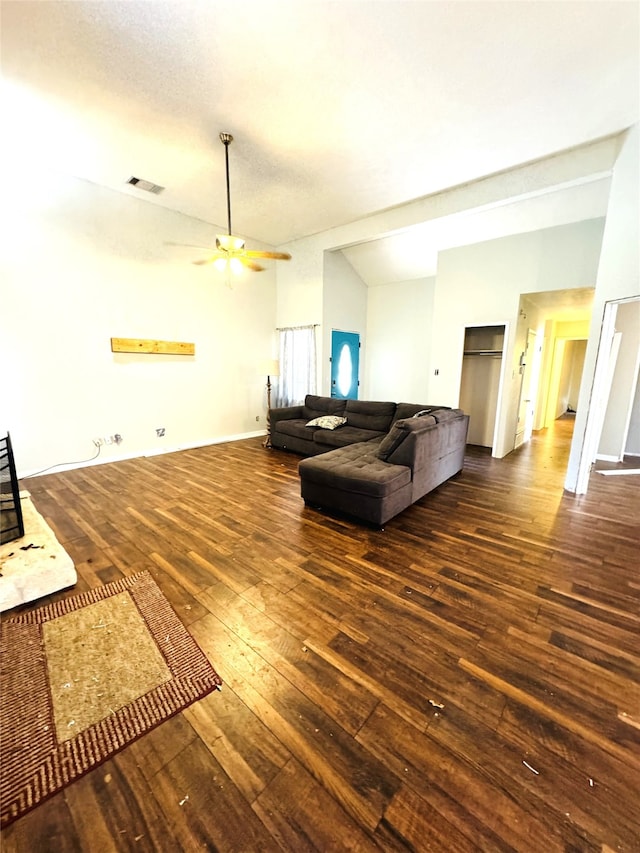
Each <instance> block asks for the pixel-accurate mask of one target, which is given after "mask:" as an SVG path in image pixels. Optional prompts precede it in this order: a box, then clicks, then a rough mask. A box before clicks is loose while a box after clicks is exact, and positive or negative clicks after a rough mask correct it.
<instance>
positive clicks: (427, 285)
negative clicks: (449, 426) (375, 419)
mask: <svg viewBox="0 0 640 853" xmlns="http://www.w3.org/2000/svg"><path fill="white" fill-rule="evenodd" d="M435 284H436V279H435V276H433V277H431V278H422V279H414V280H413V281H400V282H394V283H393V284H387V285H380V286H378V287H371V288H369V299H368V304H367V368H366V375H367V379H368V382H367V397H368V398H369V399H373V400H394V401H396V402H416V403H424V404H425V405H427V404H429V403H432V402H437V401H433V400H429V399H428V396H427V393H428V387H429V373H430V365H429V354H430V345H429V340H430V337H431V326H432V323H433V299H434V292H435Z"/></svg>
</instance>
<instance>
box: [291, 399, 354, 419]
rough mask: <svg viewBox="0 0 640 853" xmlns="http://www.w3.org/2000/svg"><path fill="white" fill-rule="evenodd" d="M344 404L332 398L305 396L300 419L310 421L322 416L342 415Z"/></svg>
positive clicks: (344, 402) (342, 401) (344, 401)
mask: <svg viewBox="0 0 640 853" xmlns="http://www.w3.org/2000/svg"><path fill="white" fill-rule="evenodd" d="M346 402H347V401H346V400H336V399H334V398H333V397H320V396H319V395H317V394H307V396H306V397H305V398H304V406H303V407H302V417H303V418H305V419H306V420H308V421H310V420H311V419H312V418H321V417H322V416H323V415H343V414H344V409H345V405H346Z"/></svg>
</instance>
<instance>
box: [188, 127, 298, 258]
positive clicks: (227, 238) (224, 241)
mask: <svg viewBox="0 0 640 853" xmlns="http://www.w3.org/2000/svg"><path fill="white" fill-rule="evenodd" d="M220 141H221V142H222V144H223V145H224V159H225V166H226V175H227V232H228V233H227V234H216V248H215V251H214V252H213V254H212V255H210V256H209V257H208V258H203V259H202V260H198V261H194V262H193V263H194V264H197V265H199V266H204V265H207V264H213V265H214V266H215V267H216V268H217V269H221V270H225V269H226V270H231V271H232V272H240V271H241V270H242V268H243V267H246V268H247V269H250V270H253V271H254V272H261V271H262V270H263V269H264V267H263V266H261V265H260V264H259V263H257V261H256V260H255V259H256V258H269V259H271V260H275V261H289V260H291V255H289V254H288V253H287V252H260V251H253V250H249V249H245V247H244V240H243V239H242V238H241V237H234V236H233V234H232V233H231V195H230V192H229V145H230V143H231V142H232V141H233V136H232V135H231V134H230V133H221V134H220ZM198 248H200V247H198Z"/></svg>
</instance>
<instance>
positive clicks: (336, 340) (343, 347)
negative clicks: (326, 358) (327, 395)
mask: <svg viewBox="0 0 640 853" xmlns="http://www.w3.org/2000/svg"><path fill="white" fill-rule="evenodd" d="M359 367H360V335H358V334H357V333H356V332H340V331H339V330H338V329H332V331H331V396H332V397H338V398H339V399H341V400H357V399H358V385H359V382H358V370H359Z"/></svg>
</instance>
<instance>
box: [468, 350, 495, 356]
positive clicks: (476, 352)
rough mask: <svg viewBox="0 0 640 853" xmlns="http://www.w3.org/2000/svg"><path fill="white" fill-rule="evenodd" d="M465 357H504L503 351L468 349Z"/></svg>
mask: <svg viewBox="0 0 640 853" xmlns="http://www.w3.org/2000/svg"><path fill="white" fill-rule="evenodd" d="M464 355H500V356H501V355H502V350H501V349H466V350H465V351H464Z"/></svg>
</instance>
